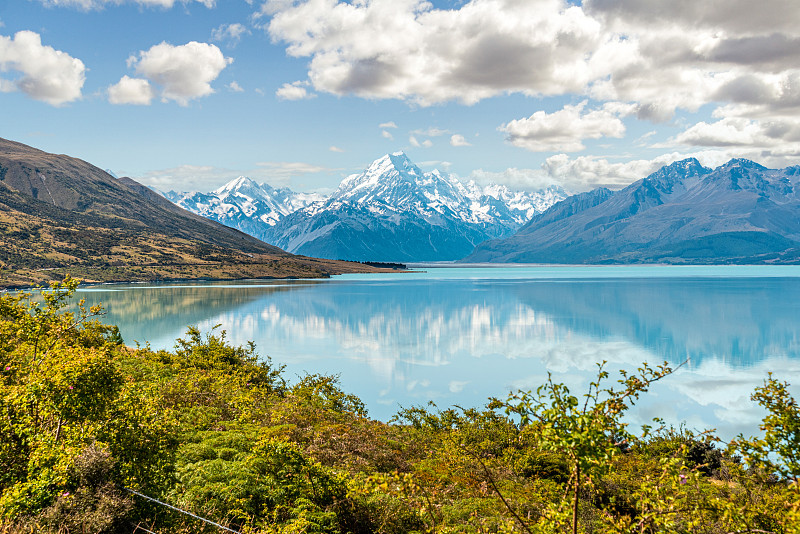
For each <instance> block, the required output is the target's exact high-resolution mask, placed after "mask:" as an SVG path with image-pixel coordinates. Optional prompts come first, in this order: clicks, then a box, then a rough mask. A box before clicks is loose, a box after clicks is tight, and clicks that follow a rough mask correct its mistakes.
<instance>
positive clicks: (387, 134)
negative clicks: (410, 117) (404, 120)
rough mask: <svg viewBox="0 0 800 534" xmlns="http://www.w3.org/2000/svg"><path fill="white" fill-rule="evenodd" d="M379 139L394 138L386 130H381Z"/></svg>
mask: <svg viewBox="0 0 800 534" xmlns="http://www.w3.org/2000/svg"><path fill="white" fill-rule="evenodd" d="M381 137H383V138H384V139H394V137H393V136H392V134H390V133H389V132H387V131H386V130H382V131H381Z"/></svg>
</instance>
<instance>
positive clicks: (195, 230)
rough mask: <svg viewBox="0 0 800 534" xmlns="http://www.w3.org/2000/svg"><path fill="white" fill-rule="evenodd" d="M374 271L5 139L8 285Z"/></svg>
mask: <svg viewBox="0 0 800 534" xmlns="http://www.w3.org/2000/svg"><path fill="white" fill-rule="evenodd" d="M365 270H370V269H369V268H367V267H365V266H360V265H357V264H345V263H337V262H331V261H326V260H317V259H313V258H302V257H297V256H294V255H292V254H289V253H287V252H285V251H283V250H281V249H279V248H278V247H275V246H273V245H269V244H267V243H264V242H262V241H259V240H258V239H256V238H254V237H251V236H249V235H247V234H245V233H243V232H240V231H238V230H235V229H232V228H229V227H227V226H224V225H222V224H219V223H216V222H214V221H210V220H208V219H206V218H204V217H201V216H198V215H196V214H193V213H190V212H188V211H186V210H184V209H182V208H180V207H178V206H176V205H175V204H173V203H171V202H169V201H167V200H166V199H164V198H163V197H161V196H160V195H158V194H156V193H155V192H153V191H152V190H151V189H149V188H147V187H145V186H143V185H141V184H139V183H137V182H136V181H134V180H132V179H130V178H115V177H114V176H112V175H110V174H109V173H107V172H106V171H103V170H102V169H100V168H98V167H95V166H94V165H91V164H90V163H87V162H85V161H82V160H80V159H77V158H73V157H70V156H65V155H57V154H50V153H47V152H43V151H41V150H37V149H35V148H32V147H30V146H27V145H24V144H21V143H17V142H14V141H9V140H6V139H0V287H11V286H27V285H32V284H36V283H40V282H46V281H51V280H60V279H63V278H64V276H65V275H66V274H71V275H72V276H75V277H80V278H83V279H85V280H89V281H121V280H126V281H129V280H153V279H169V278H198V277H211V278H246V277H253V278H259V277H260V278H263V277H321V276H326V275H328V274H333V273H339V272H353V271H361V272H363V271H365Z"/></svg>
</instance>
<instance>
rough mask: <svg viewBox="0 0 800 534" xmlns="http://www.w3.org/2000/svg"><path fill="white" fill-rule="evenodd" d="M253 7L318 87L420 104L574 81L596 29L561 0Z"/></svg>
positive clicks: (581, 76) (539, 90) (581, 73)
mask: <svg viewBox="0 0 800 534" xmlns="http://www.w3.org/2000/svg"><path fill="white" fill-rule="evenodd" d="M261 14H262V15H263V16H269V15H271V20H270V21H269V22H268V24H267V29H268V31H269V33H270V35H271V37H272V38H273V39H274V40H276V41H283V42H285V43H286V44H287V52H288V53H289V54H290V55H292V56H295V57H310V58H311V62H310V68H309V80H310V81H311V83H312V84H313V85H314V87H315V88H316V89H317V90H319V91H325V92H330V93H334V94H340V95H341V94H355V95H358V96H362V97H367V98H378V99H383V98H399V99H403V100H408V101H410V102H415V103H418V104H421V105H430V104H435V103H439V102H445V101H448V100H459V101H461V102H464V103H467V104H472V103H475V102H477V101H479V100H481V99H483V98H487V97H490V96H494V95H498V94H502V93H505V92H509V91H513V92H524V93H526V94H531V95H538V94H558V93H561V92H563V91H564V90H565V89H568V90H580V89H581V88H582V87H583V86H584V85H585V84H586V83H587V81H588V78H587V75H588V70H587V68H586V66H585V57H586V55H588V54H591V52H592V51H593V50H594V49H595V48H596V47H597V46H598V44H599V40H601V39H602V37H603V36H602V35H601V33H600V30H601V27H600V25H599V24H598V23H597V22H596V21H594V20H593V19H591V18H589V17H587V16H585V14H584V13H583V11H582V10H581V9H580V8H576V7H567V6H566V5H565V4H564V3H563V2H562V1H561V0H537V1H529V2H520V1H519V0H473V1H471V2H469V3H467V4H465V5H464V6H462V7H460V8H459V9H452V10H442V9H434V8H432V6H431V4H430V3H428V2H427V1H425V0H403V1H387V0H373V1H364V2H357V3H352V4H349V3H345V2H337V1H333V0H328V1H316V0H315V1H300V2H274V1H271V2H267V3H265V4H264V7H263V9H262V11H261ZM442 35H446V36H447V39H442Z"/></svg>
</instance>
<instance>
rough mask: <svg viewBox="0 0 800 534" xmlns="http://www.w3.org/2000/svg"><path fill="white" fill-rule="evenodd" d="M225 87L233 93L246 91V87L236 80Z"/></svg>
mask: <svg viewBox="0 0 800 534" xmlns="http://www.w3.org/2000/svg"><path fill="white" fill-rule="evenodd" d="M225 87H227V88H228V90H229V91H231V92H233V93H244V89H243V88H242V86H241V85H239V84H238V83H237V82H236V81H235V80H234V81H232V82H231V83H229V84H228V85H226V86H225Z"/></svg>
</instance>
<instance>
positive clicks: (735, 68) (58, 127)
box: [0, 0, 800, 193]
mask: <svg viewBox="0 0 800 534" xmlns="http://www.w3.org/2000/svg"><path fill="white" fill-rule="evenodd" d="M799 112H800V3H798V2H797V0H760V1H758V2H755V1H753V0H700V1H698V0H672V1H670V2H664V1H663V0H584V1H583V2H579V1H566V0H471V1H467V0H434V1H423V0H350V1H349V2H345V1H340V0H0V137H4V138H7V139H11V140H14V141H19V142H22V143H25V144H28V145H31V146H34V147H36V148H39V149H42V150H45V151H48V152H55V153H59V154H68V155H71V156H75V157H78V158H81V159H84V160H86V161H88V162H90V163H92V164H94V165H97V166H98V167H101V168H104V169H108V170H110V171H113V172H114V173H115V174H116V175H118V176H130V177H132V178H134V179H136V180H138V181H140V182H142V183H144V184H146V185H149V186H153V187H156V188H159V189H162V190H170V189H172V190H176V191H198V190H199V191H209V190H212V189H215V188H217V187H219V186H221V185H222V184H224V183H226V182H227V181H229V180H231V179H234V178H236V177H237V176H239V175H245V176H249V177H251V178H253V179H255V180H256V181H258V182H266V183H268V184H270V185H271V186H273V187H291V188H292V189H294V190H296V191H318V192H321V193H327V192H330V191H332V190H333V189H335V187H336V186H337V185H338V183H339V181H341V179H342V178H344V177H345V176H347V175H349V174H352V173H355V172H359V171H361V170H363V169H364V168H365V167H366V166H367V165H368V164H369V163H370V162H371V161H373V160H375V159H377V158H379V157H381V156H382V155H384V154H387V153H391V152H395V151H399V150H402V151H405V152H406V154H407V155H408V156H409V157H410V158H411V159H412V160H413V161H414V162H416V163H417V164H418V165H419V166H420V167H422V168H423V169H424V170H433V169H434V168H437V169H439V170H441V171H443V172H448V173H453V174H454V175H456V176H457V177H458V178H460V179H462V180H475V181H477V182H478V183H481V184H486V183H490V182H495V183H501V184H505V185H507V186H508V187H510V188H512V189H524V190H537V189H540V188H543V187H546V186H548V185H552V184H558V185H561V186H563V187H565V188H566V189H568V190H570V191H585V190H589V189H592V188H595V187H599V186H606V187H611V188H620V187H623V186H625V185H627V184H629V183H631V182H633V181H635V180H638V179H640V178H643V177H645V176H646V175H647V174H649V173H651V172H653V171H655V170H657V169H658V168H659V167H661V166H662V165H665V164H669V163H671V162H673V161H677V160H680V159H684V158H686V157H697V158H698V159H699V160H700V162H701V163H703V164H704V165H707V166H710V167H715V166H717V165H721V164H722V163H724V162H725V161H727V160H728V159H730V158H732V157H745V158H748V159H752V160H754V161H756V162H758V163H761V164H762V165H766V166H768V167H771V168H783V167H786V166H790V165H797V164H800V113H799Z"/></svg>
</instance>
